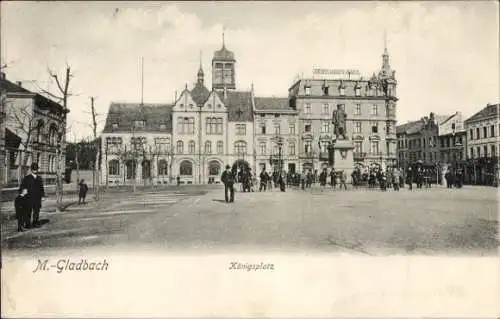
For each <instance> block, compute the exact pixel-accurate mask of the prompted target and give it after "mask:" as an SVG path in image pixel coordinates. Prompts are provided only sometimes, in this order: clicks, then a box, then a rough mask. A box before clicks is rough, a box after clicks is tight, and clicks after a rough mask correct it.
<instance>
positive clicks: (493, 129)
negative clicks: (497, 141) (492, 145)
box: [490, 125, 495, 137]
mask: <svg viewBox="0 0 500 319" xmlns="http://www.w3.org/2000/svg"><path fill="white" fill-rule="evenodd" d="M490 134H491V136H490V137H495V125H492V126H491V132H490Z"/></svg>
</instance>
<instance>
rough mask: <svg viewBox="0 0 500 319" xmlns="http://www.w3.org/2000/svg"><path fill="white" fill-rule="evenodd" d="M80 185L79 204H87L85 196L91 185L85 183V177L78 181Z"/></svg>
mask: <svg viewBox="0 0 500 319" xmlns="http://www.w3.org/2000/svg"><path fill="white" fill-rule="evenodd" d="M78 187H79V191H78V205H80V204H85V197H87V192H88V190H89V187H88V186H87V183H85V180H84V179H83V178H82V179H81V180H80V183H78Z"/></svg>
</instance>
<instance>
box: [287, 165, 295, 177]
mask: <svg viewBox="0 0 500 319" xmlns="http://www.w3.org/2000/svg"><path fill="white" fill-rule="evenodd" d="M288 172H289V173H292V174H295V163H288Z"/></svg>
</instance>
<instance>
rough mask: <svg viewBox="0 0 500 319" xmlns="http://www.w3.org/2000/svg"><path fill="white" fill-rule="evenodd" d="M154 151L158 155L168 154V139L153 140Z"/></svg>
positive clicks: (158, 138)
mask: <svg viewBox="0 0 500 319" xmlns="http://www.w3.org/2000/svg"><path fill="white" fill-rule="evenodd" d="M155 150H156V151H157V152H158V154H166V153H168V152H170V139H169V138H168V137H167V138H165V137H157V138H155Z"/></svg>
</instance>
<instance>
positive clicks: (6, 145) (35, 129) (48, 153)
mask: <svg viewBox="0 0 500 319" xmlns="http://www.w3.org/2000/svg"><path fill="white" fill-rule="evenodd" d="M0 82H1V83H0V84H1V88H2V109H3V113H4V114H5V118H4V120H3V124H2V133H1V134H2V136H1V137H2V139H1V140H2V142H1V143H2V150H5V153H4V154H5V155H4V159H3V162H2V165H3V173H2V178H3V183H4V185H7V186H9V185H10V186H17V185H18V184H19V183H20V181H21V179H22V177H23V176H24V174H25V173H26V172H27V169H28V167H29V166H30V165H31V163H33V162H37V163H38V165H39V173H40V175H41V176H42V178H43V179H44V182H45V183H46V184H55V182H56V171H57V158H56V148H57V143H58V139H59V136H58V134H59V133H58V132H59V127H60V126H61V125H64V119H65V117H66V116H67V113H68V111H67V110H66V111H65V110H64V108H63V107H62V106H61V105H60V104H58V103H56V102H54V101H52V100H50V99H48V98H46V97H44V96H42V95H40V94H38V93H34V92H31V91H30V90H27V89H26V88H24V87H23V86H22V85H21V83H13V82H11V81H9V80H7V78H6V76H5V74H4V73H2V74H1V78H0ZM62 138H63V139H64V141H65V139H66V137H65V136H63V137H62ZM62 157H65V153H63V156H62ZM60 165H61V166H62V172H64V171H65V161H64V160H62V161H61V163H60Z"/></svg>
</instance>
